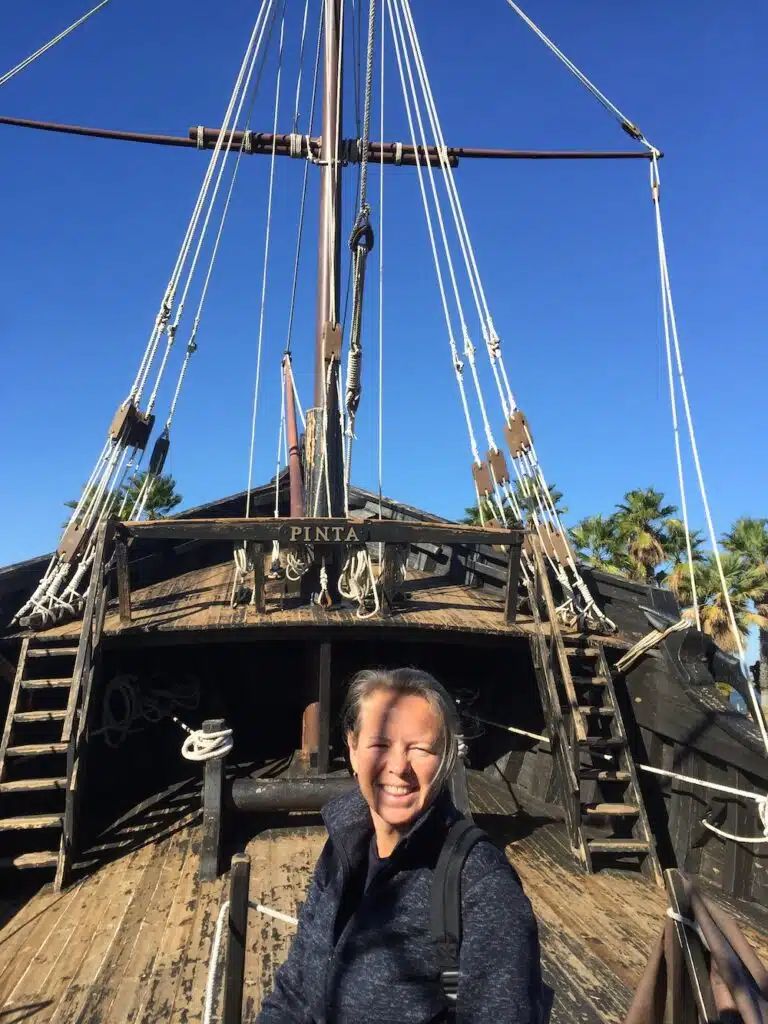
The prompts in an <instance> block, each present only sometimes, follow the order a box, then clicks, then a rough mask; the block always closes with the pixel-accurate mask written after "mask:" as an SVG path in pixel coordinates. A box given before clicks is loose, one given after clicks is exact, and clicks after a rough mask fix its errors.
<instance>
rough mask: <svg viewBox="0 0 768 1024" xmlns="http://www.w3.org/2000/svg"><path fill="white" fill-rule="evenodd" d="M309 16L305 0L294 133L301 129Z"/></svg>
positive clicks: (307, 0)
mask: <svg viewBox="0 0 768 1024" xmlns="http://www.w3.org/2000/svg"><path fill="white" fill-rule="evenodd" d="M308 16H309V0H304V20H303V22H302V25H301V45H300V47H299V73H298V76H297V78H296V103H295V106H294V110H293V134H294V135H297V134H298V131H299V100H300V99H301V78H302V71H303V69H304V44H305V43H306V41H307V18H308Z"/></svg>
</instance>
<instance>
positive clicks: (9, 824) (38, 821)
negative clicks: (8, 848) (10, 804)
mask: <svg viewBox="0 0 768 1024" xmlns="http://www.w3.org/2000/svg"><path fill="white" fill-rule="evenodd" d="M63 821H64V815H63V814H29V815H27V816H25V817H21V818H0V831H3V832H7V831H12V830H16V829H28V828H60V827H61V825H62V824H63Z"/></svg>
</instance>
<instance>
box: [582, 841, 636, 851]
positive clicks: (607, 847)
mask: <svg viewBox="0 0 768 1024" xmlns="http://www.w3.org/2000/svg"><path fill="white" fill-rule="evenodd" d="M587 847H588V848H589V851H590V853H649V852H650V849H651V847H650V845H649V844H648V843H646V842H642V841H641V840H639V839H588V840H587Z"/></svg>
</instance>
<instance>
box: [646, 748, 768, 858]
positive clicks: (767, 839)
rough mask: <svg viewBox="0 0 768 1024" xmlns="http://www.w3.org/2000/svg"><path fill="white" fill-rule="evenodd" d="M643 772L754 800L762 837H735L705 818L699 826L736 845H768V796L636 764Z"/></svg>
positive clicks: (664, 769)
mask: <svg viewBox="0 0 768 1024" xmlns="http://www.w3.org/2000/svg"><path fill="white" fill-rule="evenodd" d="M637 767H638V768H641V769H642V770H643V771H644V772H651V773H652V774H653V775H664V776H666V777H667V778H671V779H677V781H678V782H688V783H690V785H692V786H701V787H702V788H703V789H713V790H716V791H717V792H719V793H728V794H730V795H731V796H740V797H744V798H745V799H747V800H754V801H755V802H756V803H757V813H758V816H759V818H760V823H761V825H762V826H763V835H762V836H737V835H734V834H733V833H732V832H724V831H723V830H722V829H719V828H716V827H715V826H714V825H711V824H710V823H709V822H708V821H707V819H706V818H702V820H701V824H702V825H704V827H705V828H708V829H709V831H710V832H714V833H715V834H716V835H718V836H722V838H723V839H733V840H734V841H735V842H737V843H768V795H763V794H761V793H750V792H749V791H748V790H745V789H736V788H735V787H734V786H724V785H722V783H719V782H706V781H705V780H704V779H694V778H693V777H692V776H690V775H680V774H679V773H678V772H671V771H668V770H667V769H666V768H654V767H653V766H652V765H649V764H638V765H637Z"/></svg>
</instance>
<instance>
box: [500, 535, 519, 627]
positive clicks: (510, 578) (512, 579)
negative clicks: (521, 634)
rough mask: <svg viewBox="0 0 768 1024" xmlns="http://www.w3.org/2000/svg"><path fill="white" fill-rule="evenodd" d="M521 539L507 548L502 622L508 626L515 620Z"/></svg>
mask: <svg viewBox="0 0 768 1024" xmlns="http://www.w3.org/2000/svg"><path fill="white" fill-rule="evenodd" d="M521 540H522V538H518V540H517V542H516V543H514V544H510V546H509V563H508V565H507V589H506V594H505V595H504V621H505V622H507V623H509V624H510V625H511V624H512V623H513V622H514V621H515V619H516V618H517V589H518V584H519V581H520V552H521V550H522V546H523V545H522V543H521Z"/></svg>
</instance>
